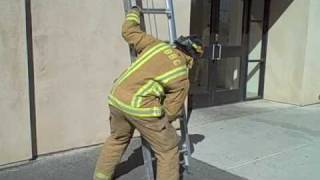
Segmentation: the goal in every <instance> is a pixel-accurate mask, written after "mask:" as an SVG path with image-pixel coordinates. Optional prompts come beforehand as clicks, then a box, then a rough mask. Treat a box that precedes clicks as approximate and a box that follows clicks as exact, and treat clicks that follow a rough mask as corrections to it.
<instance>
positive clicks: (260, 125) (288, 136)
mask: <svg viewBox="0 0 320 180" xmlns="http://www.w3.org/2000/svg"><path fill="white" fill-rule="evenodd" d="M189 127H190V133H191V134H197V135H198V136H203V138H204V139H203V141H201V142H199V143H198V144H196V145H195V152H194V154H193V157H194V158H196V159H198V160H201V161H203V162H206V163H208V164H210V165H212V166H215V167H218V168H220V169H223V170H225V171H227V172H229V173H232V174H235V175H238V176H241V177H244V178H246V179H250V180H303V179H304V180H319V179H320V104H318V105H311V106H306V107H297V106H293V105H287V104H280V103H274V102H269V101H265V100H259V101H251V102H245V103H238V104H231V105H225V106H219V107H212V108H204V109H198V110H194V111H193V112H192V114H191V118H190V123H189Z"/></svg>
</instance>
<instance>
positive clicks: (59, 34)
mask: <svg viewBox="0 0 320 180" xmlns="http://www.w3.org/2000/svg"><path fill="white" fill-rule="evenodd" d="M159 1H160V0H159ZM32 2H33V3H32V13H33V35H34V37H33V38H34V61H35V81H36V97H37V98H36V106H37V126H38V147H39V153H40V154H45V153H49V152H56V151H60V150H65V149H70V148H75V147H81V146H86V145H92V144H96V143H101V142H103V141H104V139H105V138H106V135H107V134H108V133H109V127H108V110H107V106H106V95H107V93H108V92H109V90H110V89H111V86H112V82H113V80H114V79H115V78H116V77H117V76H118V75H119V74H120V72H121V71H122V70H123V69H124V68H125V67H127V65H128V64H129V53H128V47H127V44H126V43H125V42H124V41H123V39H122V37H121V34H120V30H121V29H120V28H121V24H122V21H123V19H124V15H123V14H124V12H123V4H122V1H119V0H109V1H102V0H97V1H89V0H68V1H65V0H55V1H51V0H33V1H32ZM178 6H179V7H180V8H179V9H177V19H178V22H179V23H178V26H177V27H179V29H178V30H179V31H180V32H188V29H189V23H188V20H189V15H188V14H189V12H188V9H189V8H183V7H189V6H190V3H189V2H186V1H182V0H180V1H176V7H178ZM165 27H166V25H165ZM161 28H163V26H161V25H159V29H161ZM160 33H161V32H160ZM162 34H163V33H162Z"/></svg>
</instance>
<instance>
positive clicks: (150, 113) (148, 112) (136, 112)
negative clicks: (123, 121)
mask: <svg viewBox="0 0 320 180" xmlns="http://www.w3.org/2000/svg"><path fill="white" fill-rule="evenodd" d="M109 103H110V104H111V105H113V106H115V107H117V108H119V109H121V110H122V111H124V112H125V113H128V114H130V115H133V116H136V117H160V116H161V115H162V108H161V107H152V108H134V107H131V106H130V105H127V104H125V103H123V102H121V101H119V100H118V99H117V98H115V97H113V96H111V95H109Z"/></svg>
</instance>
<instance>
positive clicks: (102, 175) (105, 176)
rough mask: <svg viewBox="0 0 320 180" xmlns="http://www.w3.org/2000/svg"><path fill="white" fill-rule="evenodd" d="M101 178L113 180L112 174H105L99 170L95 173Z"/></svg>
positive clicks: (101, 179) (100, 179)
mask: <svg viewBox="0 0 320 180" xmlns="http://www.w3.org/2000/svg"><path fill="white" fill-rule="evenodd" d="M95 176H96V177H97V178H99V180H111V176H107V175H104V174H103V173H101V172H97V173H96V175H95Z"/></svg>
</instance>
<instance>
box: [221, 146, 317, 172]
mask: <svg viewBox="0 0 320 180" xmlns="http://www.w3.org/2000/svg"><path fill="white" fill-rule="evenodd" d="M312 144H315V143H314V142H313V143H306V144H301V145H299V146H296V147H293V148H289V149H286V150H283V151H280V152H277V153H273V154H269V155H266V156H263V157H261V158H256V159H255V160H252V161H247V162H243V163H241V164H238V165H235V166H232V167H229V168H225V170H233V169H237V168H241V167H243V166H246V165H248V164H252V163H255V162H259V161H262V160H265V159H268V158H272V157H276V156H279V155H280V154H284V153H288V152H292V151H295V150H298V149H302V148H304V147H307V146H310V145H312Z"/></svg>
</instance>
